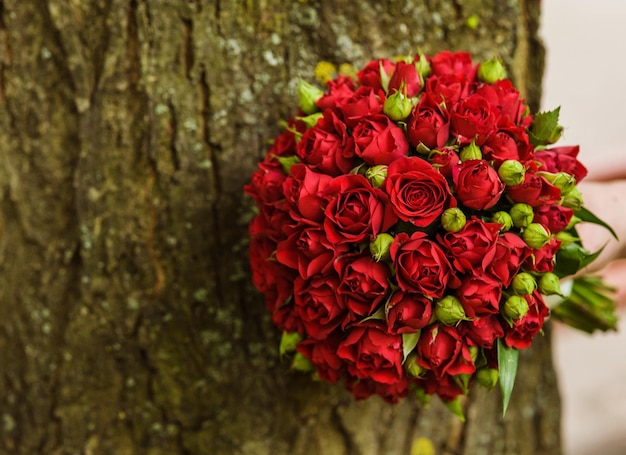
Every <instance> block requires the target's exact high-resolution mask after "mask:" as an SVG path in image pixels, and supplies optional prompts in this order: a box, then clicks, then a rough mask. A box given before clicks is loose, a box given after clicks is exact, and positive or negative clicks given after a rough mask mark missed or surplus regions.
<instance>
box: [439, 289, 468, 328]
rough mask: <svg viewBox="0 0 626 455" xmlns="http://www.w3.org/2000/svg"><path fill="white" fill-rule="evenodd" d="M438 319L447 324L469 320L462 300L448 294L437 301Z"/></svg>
mask: <svg viewBox="0 0 626 455" xmlns="http://www.w3.org/2000/svg"><path fill="white" fill-rule="evenodd" d="M435 315H436V316H437V319H439V320H440V321H441V322H443V323H444V324H446V325H455V324H458V323H459V322H461V321H469V320H470V319H469V318H468V317H467V316H466V315H465V310H464V309H463V305H461V301H460V300H459V299H457V298H456V297H454V296H453V295H447V296H445V297H444V298H443V299H441V300H439V301H438V302H437V306H436V307H435Z"/></svg>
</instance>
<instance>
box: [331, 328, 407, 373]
mask: <svg viewBox="0 0 626 455" xmlns="http://www.w3.org/2000/svg"><path fill="white" fill-rule="evenodd" d="M337 355H338V356H339V357H340V358H341V359H343V360H344V361H345V363H346V364H347V366H348V373H350V374H351V375H352V376H355V377H357V378H361V379H372V380H373V381H376V382H379V383H382V384H396V383H398V382H400V381H402V379H403V378H404V371H403V370H402V337H401V336H400V335H390V334H388V333H387V332H386V331H385V330H384V329H383V328H382V327H381V326H379V325H377V324H376V323H375V322H365V323H363V324H359V325H354V326H352V327H350V328H349V329H348V330H347V336H346V338H345V339H344V340H343V341H341V343H340V344H339V347H338V348H337Z"/></svg>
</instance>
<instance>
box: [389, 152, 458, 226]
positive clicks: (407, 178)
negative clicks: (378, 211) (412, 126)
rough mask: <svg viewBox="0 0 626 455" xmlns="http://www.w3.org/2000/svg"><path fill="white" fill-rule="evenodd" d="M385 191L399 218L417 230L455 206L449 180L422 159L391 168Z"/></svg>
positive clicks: (413, 159) (406, 159) (398, 162)
mask: <svg viewBox="0 0 626 455" xmlns="http://www.w3.org/2000/svg"><path fill="white" fill-rule="evenodd" d="M384 188H385V191H386V192H387V194H388V195H389V199H390V200H391V204H392V206H393V210H394V212H395V213H396V215H398V217H399V218H400V219H402V220H404V221H409V222H410V223H412V224H414V225H415V226H418V227H425V226H428V225H429V224H431V223H432V222H434V221H435V220H436V219H437V218H438V217H439V216H440V215H441V214H442V213H443V211H444V210H445V209H447V208H448V207H450V206H455V205H456V204H455V201H454V198H453V197H452V195H451V194H450V190H449V188H448V182H447V181H446V179H445V178H444V177H443V176H442V175H441V174H440V173H439V172H437V170H436V169H434V168H433V167H432V166H431V165H430V164H429V163H428V162H427V161H424V160H423V159H421V158H417V157H409V158H400V159H398V160H396V161H394V162H393V163H391V164H390V165H389V169H388V171H387V178H386V179H385V183H384Z"/></svg>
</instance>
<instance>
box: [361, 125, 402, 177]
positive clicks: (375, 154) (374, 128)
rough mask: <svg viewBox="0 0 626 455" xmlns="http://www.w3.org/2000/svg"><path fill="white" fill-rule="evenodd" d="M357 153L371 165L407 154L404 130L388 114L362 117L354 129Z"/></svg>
mask: <svg viewBox="0 0 626 455" xmlns="http://www.w3.org/2000/svg"><path fill="white" fill-rule="evenodd" d="M352 136H353V138H354V149H355V150H354V151H355V153H356V155H357V156H358V157H359V158H361V159H362V160H363V161H365V162H366V163H367V164H369V165H370V166H375V165H377V164H389V163H391V162H392V161H395V160H397V159H399V158H402V157H404V156H406V155H407V153H408V151H409V144H408V142H407V140H406V136H405V135H404V131H402V129H401V128H400V127H399V126H397V125H396V124H395V123H394V122H393V121H392V120H391V119H390V118H389V117H387V116H386V115H373V116H371V117H367V118H364V119H362V120H361V121H360V122H358V123H357V124H356V126H355V127H354V130H353V131H352Z"/></svg>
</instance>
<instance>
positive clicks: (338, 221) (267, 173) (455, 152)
mask: <svg viewBox="0 0 626 455" xmlns="http://www.w3.org/2000/svg"><path fill="white" fill-rule="evenodd" d="M299 104H300V111H299V112H298V114H297V115H296V116H294V117H293V118H292V119H291V120H289V122H288V123H287V125H286V128H285V130H284V131H283V133H282V134H280V135H279V136H278V137H277V138H276V139H275V140H274V142H273V143H272V145H271V147H270V148H269V150H268V151H267V154H266V156H265V159H264V160H263V161H262V162H261V163H260V164H259V167H258V169H257V170H256V172H255V173H254V174H253V176H252V182H251V183H250V184H249V185H247V186H246V188H245V191H246V193H248V194H249V195H251V196H252V197H253V199H254V201H255V202H256V205H257V206H258V209H259V213H258V215H257V216H256V217H255V218H254V220H253V221H252V222H251V224H250V239H251V245H250V261H251V267H252V276H253V281H254V284H255V286H256V287H257V288H258V290H259V291H260V292H262V293H263V294H264V296H265V304H266V306H267V309H268V310H269V311H270V313H271V315H272V320H273V322H274V323H275V324H276V325H277V326H278V328H279V329H281V330H282V331H283V338H282V341H281V346H280V351H281V354H283V355H284V354H287V353H295V354H294V356H293V366H294V368H296V369H300V370H310V371H314V373H315V375H316V376H318V377H319V378H322V379H324V380H326V381H328V382H331V383H332V382H337V381H343V383H344V384H345V386H346V387H347V388H348V389H349V390H350V391H351V392H352V393H353V394H354V396H355V397H356V398H365V397H368V396H370V395H372V394H378V395H380V396H381V397H383V398H384V399H385V400H388V401H390V402H396V401H397V400H398V399H399V398H400V397H404V396H406V395H407V394H409V393H410V392H412V393H415V394H417V395H418V396H422V397H424V396H426V395H432V394H437V395H439V396H440V397H441V398H442V400H443V401H444V402H446V403H449V404H450V406H451V407H453V408H454V407H455V405H456V404H458V400H457V398H458V397H459V396H461V395H463V394H465V393H466V392H467V390H468V387H469V385H470V383H471V382H472V381H473V380H477V381H478V382H479V383H480V384H483V385H486V386H489V387H493V386H494V385H495V384H496V383H497V381H498V379H500V382H501V386H502V390H503V393H504V398H505V402H507V401H508V397H509V396H510V393H511V388H512V384H513V379H514V377H515V372H516V368H517V350H518V349H524V348H527V347H528V346H530V345H531V343H532V340H533V337H534V336H535V335H536V334H537V333H539V332H540V331H541V328H542V325H543V323H544V321H545V319H546V318H547V317H548V315H549V313H550V310H549V308H548V306H547V305H546V303H545V301H544V298H543V296H545V295H551V294H561V291H560V286H559V280H560V278H562V277H563V276H566V275H571V274H574V273H576V272H577V271H578V270H579V269H581V268H582V267H584V266H586V265H587V264H588V263H589V262H591V261H592V260H593V259H594V258H595V257H596V256H597V253H596V254H590V253H589V252H588V251H586V250H585V249H584V248H583V247H582V245H581V242H580V240H579V239H578V237H577V234H576V231H575V224H576V223H577V222H580V221H591V222H595V223H599V224H602V225H604V224H603V223H602V221H600V220H599V219H597V218H596V217H595V216H593V215H592V214H591V213H590V212H589V211H587V210H586V209H584V207H583V200H582V197H581V194H580V192H579V190H578V189H577V187H576V185H577V183H579V182H580V181H581V180H582V179H583V178H584V177H585V175H586V173H587V171H586V169H585V167H584V166H583V165H582V164H581V163H580V162H579V161H578V160H577V154H578V147H556V148H550V147H549V146H550V144H552V143H554V142H556V140H557V139H558V138H559V136H560V132H561V127H560V126H559V125H558V109H557V110H555V111H552V112H545V113H539V114H537V115H535V116H533V115H532V114H531V112H530V109H529V108H528V106H527V105H526V104H525V102H524V100H523V99H522V98H521V97H520V94H519V92H518V91H517V90H516V89H515V87H513V85H512V84H511V82H510V81H509V80H507V79H506V78H505V74H504V67H503V65H502V64H501V63H500V62H499V61H498V60H489V61H485V62H483V63H481V64H474V63H473V62H472V59H471V57H470V55H469V54H467V53H463V52H457V53H452V52H449V51H444V52H441V53H439V54H437V55H435V56H433V57H432V58H430V57H427V56H425V55H420V54H418V55H416V56H415V57H412V58H408V59H404V60H398V61H395V62H392V61H390V60H386V59H380V60H375V61H371V62H370V63H368V64H367V65H366V66H365V67H364V68H363V69H362V70H361V71H359V72H358V73H357V74H355V75H353V76H350V75H339V76H337V77H335V78H330V79H329V80H328V81H327V91H325V92H324V91H322V90H320V89H318V88H316V87H314V86H313V85H310V84H307V83H304V82H301V85H300V100H299ZM605 226H606V225H605ZM607 227H608V226H607ZM609 229H610V228H609ZM602 290H603V289H602V287H601V283H599V284H598V286H596V287H593V286H591V291H590V292H596V295H597V296H598V298H597V299H595V300H594V299H592V300H594V302H596V303H598V302H600V301H601V300H602V298H603V297H604V296H603V294H602V292H601V291H602ZM609 302H611V301H610V300H609ZM609 307H610V303H609ZM605 309H606V308H605ZM562 313H563V315H564V317H563V319H567V318H568V317H569V318H570V319H572V318H574V317H575V315H576V314H579V313H576V311H571V312H570V313H569V314H568V312H567V311H565V312H562ZM609 313H611V308H609ZM611 314H612V313H611ZM583 319H584V318H583ZM597 325H598V326H599V325H600V324H597ZM608 325H609V326H611V322H610V321H609V323H608ZM612 325H614V322H613V324H612ZM605 328H606V327H605ZM505 406H506V405H505Z"/></svg>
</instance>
